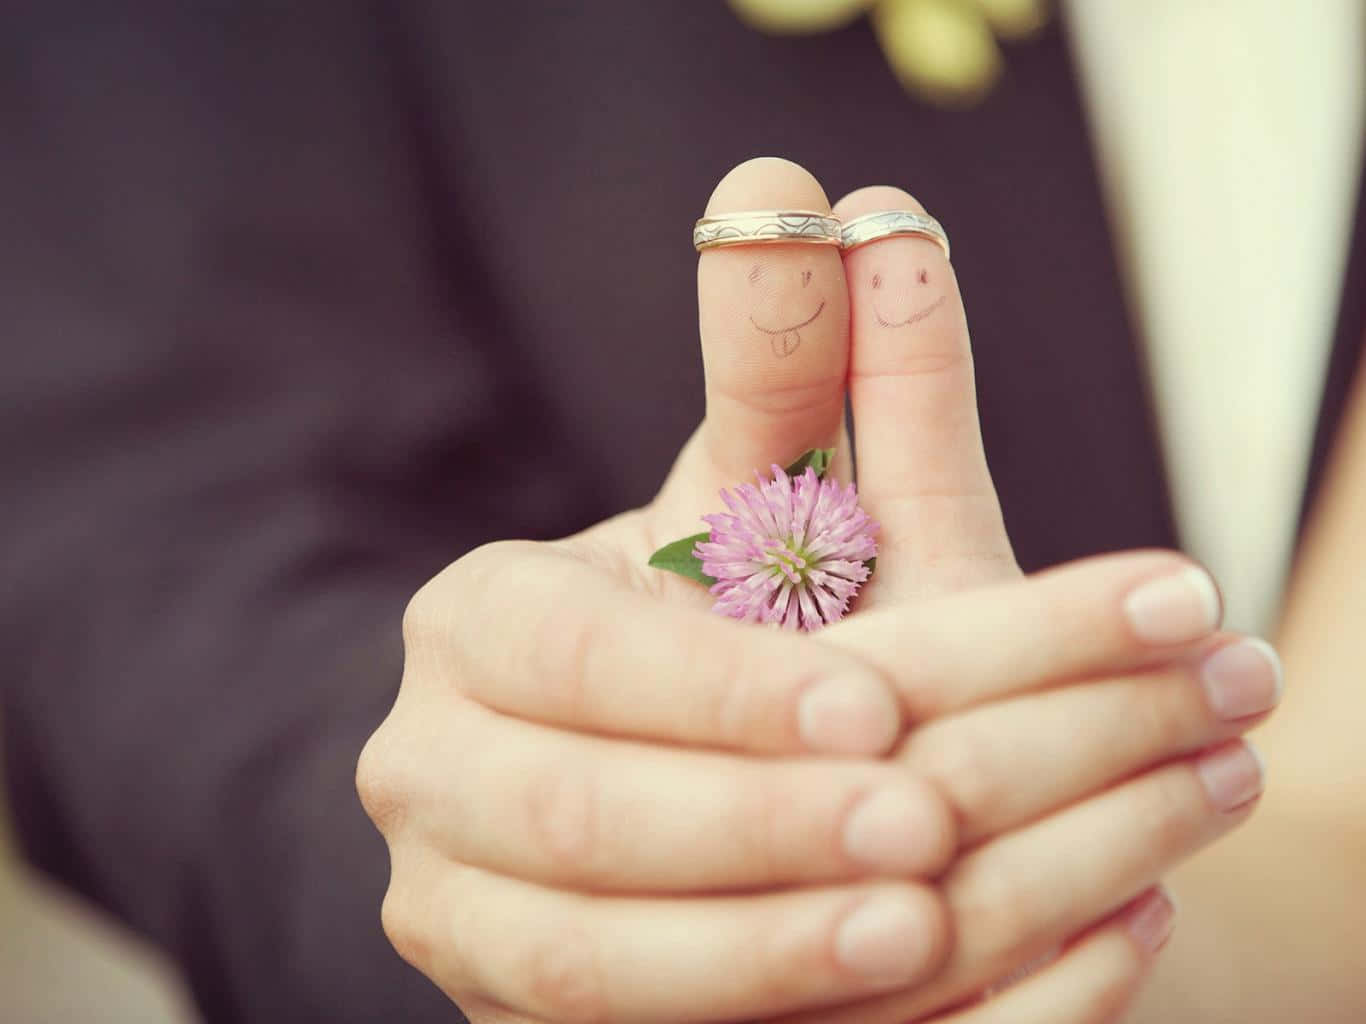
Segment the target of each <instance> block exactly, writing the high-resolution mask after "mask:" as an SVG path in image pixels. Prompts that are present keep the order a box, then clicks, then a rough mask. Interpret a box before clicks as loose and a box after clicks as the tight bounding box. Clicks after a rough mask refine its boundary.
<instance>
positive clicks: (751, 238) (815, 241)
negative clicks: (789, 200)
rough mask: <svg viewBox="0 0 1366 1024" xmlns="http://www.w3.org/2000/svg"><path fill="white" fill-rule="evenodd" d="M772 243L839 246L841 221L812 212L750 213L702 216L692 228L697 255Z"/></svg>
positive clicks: (749, 211)
mask: <svg viewBox="0 0 1366 1024" xmlns="http://www.w3.org/2000/svg"><path fill="white" fill-rule="evenodd" d="M772 242H797V243H805V244H808V245H839V244H840V222H839V219H838V218H836V217H832V216H830V215H829V214H828V213H814V212H812V211H811V210H748V211H744V212H741V213H722V214H718V215H716V216H715V217H703V218H702V219H701V220H699V221H698V222H697V223H696V224H694V225H693V229H692V244H693V248H694V249H696V250H697V251H698V252H701V251H702V250H703V249H719V248H721V247H722V246H726V245H754V244H766V243H772Z"/></svg>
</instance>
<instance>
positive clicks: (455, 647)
mask: <svg viewBox="0 0 1366 1024" xmlns="http://www.w3.org/2000/svg"><path fill="white" fill-rule="evenodd" d="M404 640H405V646H406V654H407V660H406V663H405V674H408V675H412V674H424V673H425V674H427V675H430V676H434V677H436V678H438V679H440V680H443V681H445V682H446V683H448V684H449V685H452V686H454V687H456V688H458V689H459V690H460V691H461V692H462V693H464V694H466V695H468V696H469V697H471V698H473V699H474V700H477V701H479V702H480V703H481V704H484V705H485V706H487V707H491V708H494V709H495V710H498V711H502V712H505V713H507V714H511V715H516V716H518V717H521V718H527V719H533V720H536V721H539V722H544V723H547V724H550V725H557V726H563V727H565V728H569V729H575V730H579V731H585V732H598V733H604V734H608V735H622V736H634V737H639V738H642V739H654V740H662V741H666V742H675V743H686V744H690V745H698V746H707V747H715V748H720V749H729V750H745V751H750V752H756V753H768V754H780V753H800V752H819V753H828V754H846V755H854V754H880V753H884V752H885V751H887V750H888V749H889V748H890V747H891V745H892V743H893V741H894V740H895V739H896V737H897V736H898V735H899V733H900V731H901V709H900V702H899V701H898V700H897V698H896V696H895V695H894V693H893V691H892V688H891V684H890V682H889V681H888V680H887V679H886V678H884V677H883V676H882V675H881V673H879V672H878V671H877V670H876V669H873V668H872V667H870V666H869V665H867V664H866V663H865V662H864V661H863V660H862V659H861V658H860V657H858V656H857V655H855V654H853V653H852V652H846V651H840V650H837V649H835V648H833V647H830V646H829V645H822V644H818V643H816V642H815V641H814V640H812V639H810V638H807V637H802V636H793V635H791V634H787V633H783V634H780V633H778V632H777V631H773V630H766V629H754V628H753V627H750V626H747V625H745V624H743V623H738V622H733V621H730V620H727V619H723V618H720V617H718V616H715V615H712V614H710V613H709V612H705V611H702V610H700V609H693V608H687V607H677V606H674V605H671V604H666V603H664V602H663V601H661V600H660V599H658V598H655V597H653V596H651V595H648V594H642V593H640V592H638V591H635V590H632V589H631V588H629V587H627V586H626V585H625V584H622V583H619V582H617V581H616V580H614V579H612V578H611V577H609V576H607V575H606V574H604V573H602V572H601V571H599V570H597V569H596V568H594V567H593V566H591V565H589V564H587V563H585V562H584V561H582V560H580V559H579V558H577V557H575V556H574V555H573V554H571V553H569V552H568V551H566V550H565V549H562V548H556V547H553V546H549V545H544V544H533V543H527V542H511V541H509V542H502V543H499V544H492V545H488V546H486V547H484V548H480V549H478V550H477V551H474V552H472V553H471V554H469V555H466V556H465V558H463V559H461V560H460V561H459V562H456V563H455V564H454V565H453V566H451V567H450V568H449V569H447V570H446V571H445V572H443V573H442V574H441V575H439V576H437V577H436V579H434V580H433V581H431V582H430V583H428V584H427V586H425V587H424V588H423V589H422V590H421V591H419V592H418V594H417V596H416V597H414V599H413V601H412V603H411V604H410V605H409V608H408V612H407V614H406V616H405V618H404Z"/></svg>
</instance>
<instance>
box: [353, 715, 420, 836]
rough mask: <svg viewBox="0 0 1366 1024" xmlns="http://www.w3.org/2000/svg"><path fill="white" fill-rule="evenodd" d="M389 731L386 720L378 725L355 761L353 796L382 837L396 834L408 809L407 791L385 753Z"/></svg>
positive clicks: (388, 740) (391, 761)
mask: <svg viewBox="0 0 1366 1024" xmlns="http://www.w3.org/2000/svg"><path fill="white" fill-rule="evenodd" d="M391 717H392V716H391ZM392 729H393V726H392V725H391V724H390V721H389V720H386V721H385V722H384V723H383V724H381V725H380V727H379V728H378V729H376V730H375V732H374V733H373V734H372V735H371V736H370V738H369V739H368V740H367V741H366V743H365V746H364V747H362V748H361V752H360V757H359V758H358V759H357V761H356V792H357V794H358V795H359V796H360V802H361V806H362V807H363V808H365V813H366V814H368V815H369V816H370V820H371V821H372V822H374V823H375V827H376V828H377V829H379V831H380V833H381V834H382V835H385V836H390V835H393V834H394V833H395V832H396V831H398V829H399V828H400V827H401V826H402V824H403V822H404V819H405V818H406V817H407V812H408V807H409V793H408V787H407V786H406V785H405V784H404V782H403V781H402V779H401V778H400V777H399V773H398V771H397V770H396V768H395V766H394V760H393V758H392V757H391V756H390V754H389V753H388V751H389V749H390V747H391V742H390V736H391V731H392Z"/></svg>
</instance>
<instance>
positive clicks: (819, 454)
mask: <svg viewBox="0 0 1366 1024" xmlns="http://www.w3.org/2000/svg"><path fill="white" fill-rule="evenodd" d="M834 461H835V449H833V448H808V449H807V450H806V451H805V452H803V453H802V455H801V457H800V458H799V459H797V461H796V462H794V463H792V465H790V466H788V467H787V468H786V469H785V470H783V472H784V473H786V474H787V475H788V476H801V475H802V474H803V473H805V472H806V467H807V466H810V467H811V468H812V469H814V470H815V471H816V479H817V480H820V479H823V478H824V477H825V474H826V473H828V472H829V471H830V463H832V462H834Z"/></svg>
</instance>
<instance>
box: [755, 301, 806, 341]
mask: <svg viewBox="0 0 1366 1024" xmlns="http://www.w3.org/2000/svg"><path fill="white" fill-rule="evenodd" d="M823 309H825V300H824V299H821V304H820V305H819V306H817V307H816V312H814V313H812V314H811V315H810V316H809V317H807V318H806V319H805V320H803V321H802V322H801V323H799V324H793V325H792V326H791V327H779V328H777V329H774V328H770V327H765V326H764V325H763V324H761V323H759V322H758V321H757V320H755V319H754V316H753V314H751V315H750V318H749V322H750V323H752V324H753V325H754V326H755V327H756V328H758V329H759V330H761V331H763V332H764V333H765V334H788V333H790V332H792V331H800V330H801V329H802V328H803V327H805V326H806V325H807V324H809V323H810V322H811V321H812V320H814V319H816V317H818V316H820V315H821V310H823Z"/></svg>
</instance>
